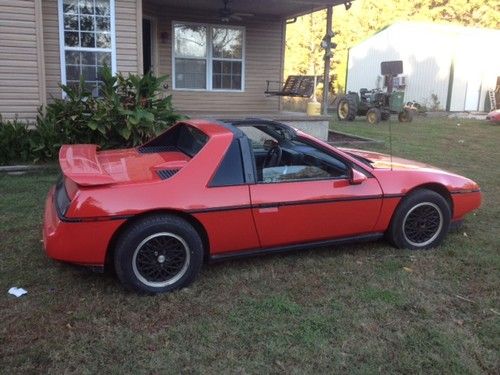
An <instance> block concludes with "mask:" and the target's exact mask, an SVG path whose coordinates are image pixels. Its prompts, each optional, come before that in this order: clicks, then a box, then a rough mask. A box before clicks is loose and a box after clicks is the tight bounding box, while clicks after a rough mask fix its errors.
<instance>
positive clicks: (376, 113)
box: [366, 108, 382, 125]
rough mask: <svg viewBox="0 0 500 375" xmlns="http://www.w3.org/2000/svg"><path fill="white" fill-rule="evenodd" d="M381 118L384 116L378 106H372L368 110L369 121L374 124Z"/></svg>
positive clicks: (367, 117)
mask: <svg viewBox="0 0 500 375" xmlns="http://www.w3.org/2000/svg"><path fill="white" fill-rule="evenodd" d="M381 118H382V113H381V112H380V109H378V108H370V109H369V110H368V112H366V119H367V120H368V123H370V124H372V125H376V124H378V123H379V122H380V119H381Z"/></svg>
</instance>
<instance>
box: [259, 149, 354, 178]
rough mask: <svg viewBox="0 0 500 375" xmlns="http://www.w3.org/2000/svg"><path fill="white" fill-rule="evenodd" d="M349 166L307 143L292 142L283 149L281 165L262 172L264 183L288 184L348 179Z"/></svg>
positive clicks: (264, 169)
mask: <svg viewBox="0 0 500 375" xmlns="http://www.w3.org/2000/svg"><path fill="white" fill-rule="evenodd" d="M348 174H349V167H348V165H347V164H346V163H345V162H343V161H342V160H340V159H338V158H336V157H334V156H332V155H330V154H328V153H326V152H324V151H322V150H320V149H318V148H316V147H314V146H311V145H309V144H306V143H302V142H300V141H291V142H290V145H286V146H284V147H282V158H281V162H280V164H279V165H276V166H272V167H269V168H263V170H262V182H264V183H272V182H286V181H303V180H321V179H341V178H347V177H348Z"/></svg>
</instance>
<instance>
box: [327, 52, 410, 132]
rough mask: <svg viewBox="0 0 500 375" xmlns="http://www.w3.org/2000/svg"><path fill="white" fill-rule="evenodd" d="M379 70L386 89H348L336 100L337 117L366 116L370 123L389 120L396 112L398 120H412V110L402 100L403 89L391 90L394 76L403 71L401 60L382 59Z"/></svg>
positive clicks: (341, 119)
mask: <svg viewBox="0 0 500 375" xmlns="http://www.w3.org/2000/svg"><path fill="white" fill-rule="evenodd" d="M380 70H381V72H382V76H384V86H385V87H386V88H387V89H386V91H383V90H381V89H373V90H367V89H361V90H360V91H359V94H358V93H357V92H353V91H349V92H348V93H347V95H345V96H343V97H342V98H340V100H339V102H338V106H337V117H338V119H339V120H340V121H353V120H354V119H355V118H356V116H366V119H367V120H368V122H369V123H370V124H378V123H379V122H380V121H381V120H382V121H387V120H389V119H390V117H391V114H397V115H398V119H399V121H400V122H411V121H412V120H413V110H412V109H411V108H410V107H408V106H406V105H405V102H404V98H405V93H404V91H403V90H393V88H394V77H397V76H398V74H402V73H403V62H402V61H384V62H382V63H381V64H380Z"/></svg>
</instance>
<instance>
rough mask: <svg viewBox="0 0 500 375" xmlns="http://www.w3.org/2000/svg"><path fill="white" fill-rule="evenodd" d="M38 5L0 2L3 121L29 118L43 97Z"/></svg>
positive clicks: (21, 1)
mask: <svg viewBox="0 0 500 375" xmlns="http://www.w3.org/2000/svg"><path fill="white" fill-rule="evenodd" d="M40 2H41V0H34V1H33V0H15V1H12V0H11V1H7V0H0V56H1V58H0V114H1V115H2V117H3V118H5V119H11V118H14V117H18V118H19V119H33V118H34V117H35V116H36V113H37V109H38V107H39V106H40V105H41V104H42V103H43V101H44V98H45V90H44V82H43V71H42V69H39V66H40V64H43V50H42V48H41V45H40V44H39V42H40V37H41V35H40V34H41V25H40V24H41V18H40V17H37V12H38V13H39V12H40V6H41V4H40ZM41 58H42V59H41Z"/></svg>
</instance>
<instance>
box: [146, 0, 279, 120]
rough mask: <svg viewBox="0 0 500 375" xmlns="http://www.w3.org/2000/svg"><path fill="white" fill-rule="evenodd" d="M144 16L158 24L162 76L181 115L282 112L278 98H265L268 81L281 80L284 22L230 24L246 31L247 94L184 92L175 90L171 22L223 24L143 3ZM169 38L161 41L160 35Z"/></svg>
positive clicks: (250, 19)
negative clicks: (173, 83)
mask: <svg viewBox="0 0 500 375" xmlns="http://www.w3.org/2000/svg"><path fill="white" fill-rule="evenodd" d="M143 14H144V15H145V16H149V17H152V18H153V19H154V20H155V21H156V24H157V35H158V39H159V40H158V43H157V51H158V55H159V56H158V65H159V66H158V67H157V70H158V72H159V74H160V75H168V76H169V78H168V81H167V83H168V86H169V88H170V89H169V90H166V93H168V94H172V100H173V104H174V106H175V108H176V109H177V110H179V111H181V112H191V113H192V112H194V111H195V112H198V113H201V112H207V113H214V112H218V111H220V112H224V113H230V112H235V113H241V112H253V113H265V112H273V111H274V112H275V111H277V110H279V99H278V98H277V97H266V96H265V95H264V91H265V89H266V80H273V81H276V80H279V79H281V77H282V60H283V49H282V45H283V43H284V41H283V39H284V31H283V30H284V27H283V21H282V20H279V19H268V20H263V19H262V18H259V19H258V18H257V17H255V18H254V17H246V18H244V20H243V21H242V22H238V23H230V25H234V26H243V27H245V34H246V35H245V40H246V45H245V85H244V86H245V90H244V91H243V92H239V91H235V92H217V91H183V90H171V88H172V77H171V76H172V39H171V38H172V22H173V21H181V22H182V21H184V22H198V23H210V24H221V22H220V20H219V19H218V18H216V17H215V18H214V17H212V15H210V14H209V15H207V14H206V13H200V12H196V11H192V10H179V9H168V8H163V7H161V6H157V5H156V4H151V3H149V2H147V1H145V2H144V6H143ZM162 33H163V35H166V36H167V38H166V40H164V41H161V38H160V36H161V34H162Z"/></svg>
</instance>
